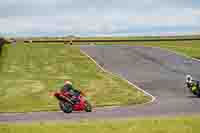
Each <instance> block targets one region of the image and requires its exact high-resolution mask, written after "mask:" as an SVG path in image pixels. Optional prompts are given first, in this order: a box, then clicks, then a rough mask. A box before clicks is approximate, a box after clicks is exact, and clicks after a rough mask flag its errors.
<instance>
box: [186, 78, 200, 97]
mask: <svg viewBox="0 0 200 133" xmlns="http://www.w3.org/2000/svg"><path fill="white" fill-rule="evenodd" d="M186 85H187V87H188V88H189V89H190V90H191V91H192V93H193V94H195V95H197V94H198V93H199V91H200V86H199V81H198V80H194V79H193V78H192V76H191V75H187V76H186Z"/></svg>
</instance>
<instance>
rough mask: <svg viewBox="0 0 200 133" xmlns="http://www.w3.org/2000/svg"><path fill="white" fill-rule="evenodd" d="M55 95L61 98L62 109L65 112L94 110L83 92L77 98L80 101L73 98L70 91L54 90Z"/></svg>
mask: <svg viewBox="0 0 200 133" xmlns="http://www.w3.org/2000/svg"><path fill="white" fill-rule="evenodd" d="M53 96H55V97H56V98H57V99H58V100H59V106H60V109H61V110H62V111H63V112H65V113H71V112H72V111H86V112H92V106H91V104H90V103H89V102H88V101H87V99H86V98H85V94H84V93H83V92H81V93H80V95H79V96H78V97H76V98H77V100H78V102H74V101H73V100H72V97H73V96H72V95H71V94H70V93H68V92H60V91H58V92H54V93H53Z"/></svg>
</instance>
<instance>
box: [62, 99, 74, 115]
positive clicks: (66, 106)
mask: <svg viewBox="0 0 200 133" xmlns="http://www.w3.org/2000/svg"><path fill="white" fill-rule="evenodd" d="M59 106H60V109H61V110H62V111H63V112H64V113H71V112H72V111H73V107H72V104H70V103H67V102H63V101H60V102H59Z"/></svg>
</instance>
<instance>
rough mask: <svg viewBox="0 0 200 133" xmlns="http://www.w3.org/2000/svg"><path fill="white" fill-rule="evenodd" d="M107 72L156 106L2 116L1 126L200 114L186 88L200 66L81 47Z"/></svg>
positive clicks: (161, 55) (133, 51) (138, 50)
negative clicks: (142, 92) (145, 94)
mask: <svg viewBox="0 0 200 133" xmlns="http://www.w3.org/2000/svg"><path fill="white" fill-rule="evenodd" d="M81 50H82V51H84V52H85V53H87V54H88V55H89V56H91V57H92V58H93V59H94V60H96V61H97V63H98V64H100V65H101V66H102V67H103V68H104V69H106V70H108V71H110V72H112V73H114V74H117V75H120V76H122V77H124V78H125V79H127V80H129V81H130V82H132V83H134V84H136V85H137V86H139V87H140V88H142V89H143V90H145V91H147V92H148V93H150V94H152V95H153V96H155V97H156V100H155V101H154V102H153V103H149V104H146V105H145V104H144V105H136V106H129V107H113V108H97V109H95V110H94V111H93V112H92V113H83V112H75V113H71V114H64V113H62V112H35V113H15V114H11V113H2V114H0V122H32V121H46V120H70V121H71V120H81V119H108V118H109V119H110V118H114V119H115V118H130V117H154V116H177V115H191V114H200V98H196V97H194V96H192V94H190V93H189V91H188V90H186V88H185V86H184V81H185V75H186V74H191V75H193V76H194V78H196V79H200V71H199V70H200V62H199V61H196V60H192V59H189V58H186V57H183V56H180V55H177V54H175V53H171V52H169V51H166V50H162V49H159V48H151V47H142V46H105V47H104V46H81Z"/></svg>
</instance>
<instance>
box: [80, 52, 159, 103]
mask: <svg viewBox="0 0 200 133" xmlns="http://www.w3.org/2000/svg"><path fill="white" fill-rule="evenodd" d="M80 51H81V53H83V54H84V55H85V56H87V57H88V58H89V59H90V60H92V61H93V62H94V63H95V64H96V65H97V66H98V67H99V68H100V69H101V70H102V71H103V72H106V73H109V74H111V75H115V76H117V77H119V78H121V79H122V80H124V81H126V82H127V83H128V84H130V85H131V86H133V87H135V88H136V89H138V90H139V91H142V92H143V93H144V94H145V95H147V96H150V97H151V98H152V99H151V101H149V102H147V103H144V104H149V103H153V102H154V101H155V100H156V97H154V96H153V95H151V94H150V93H148V92H147V91H145V90H143V89H142V88H140V87H138V86H137V85H135V84H133V83H131V82H130V81H129V80H127V79H125V78H124V77H122V76H120V75H118V74H114V73H112V72H110V71H108V70H105V69H104V68H103V67H102V66H100V65H99V64H98V63H97V62H96V61H95V60H94V59H93V58H92V57H91V56H89V55H88V54H87V53H86V52H85V51H83V50H82V49H81V48H80Z"/></svg>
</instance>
